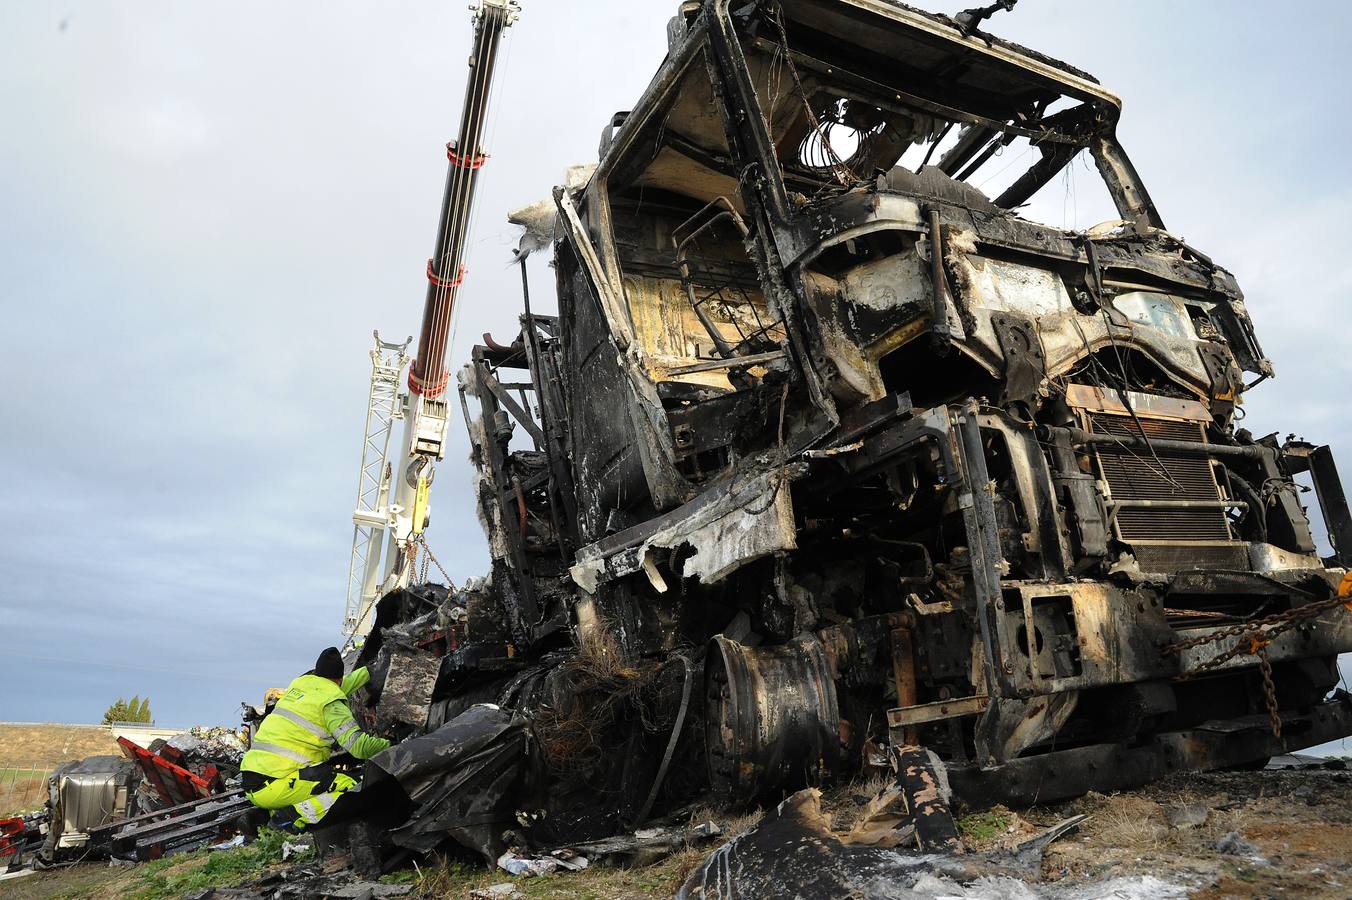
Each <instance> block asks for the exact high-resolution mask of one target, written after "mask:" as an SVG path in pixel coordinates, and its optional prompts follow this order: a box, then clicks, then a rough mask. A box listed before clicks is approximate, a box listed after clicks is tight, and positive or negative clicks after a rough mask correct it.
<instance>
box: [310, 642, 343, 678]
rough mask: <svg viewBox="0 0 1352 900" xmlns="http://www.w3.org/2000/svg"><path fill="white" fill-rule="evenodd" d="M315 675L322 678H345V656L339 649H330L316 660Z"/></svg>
mask: <svg viewBox="0 0 1352 900" xmlns="http://www.w3.org/2000/svg"><path fill="white" fill-rule="evenodd" d="M315 674H316V675H318V676H319V677H320V678H342V677H343V654H341V653H339V652H338V648H337V647H329V648H328V649H326V650H325V651H324V652H323V653H321V654H319V659H317V660H315Z"/></svg>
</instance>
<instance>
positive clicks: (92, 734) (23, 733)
mask: <svg viewBox="0 0 1352 900" xmlns="http://www.w3.org/2000/svg"><path fill="white" fill-rule="evenodd" d="M100 754H112V755H116V756H120V755H121V754H122V750H121V749H120V748H119V747H118V745H117V741H116V740H115V739H114V738H113V736H112V735H111V734H110V733H109V732H108V729H107V728H104V727H102V726H97V725H21V724H17V723H13V722H0V816H5V815H11V814H14V813H20V812H30V811H32V810H35V809H39V808H41V806H42V804H43V802H44V801H45V800H46V796H47V794H46V790H45V787H46V784H47V775H48V774H50V773H51V771H52V770H53V769H55V768H56V767H57V766H59V765H60V764H61V763H64V762H70V761H72V760H77V759H84V758H85V757H86V756H96V755H100Z"/></svg>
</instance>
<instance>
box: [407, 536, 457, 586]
mask: <svg viewBox="0 0 1352 900" xmlns="http://www.w3.org/2000/svg"><path fill="white" fill-rule="evenodd" d="M409 547H410V550H411V553H412V554H413V556H415V557H416V556H417V553H418V550H419V549H421V550H422V553H423V561H422V577H421V579H420V580H419V582H418V583H419V584H426V583H427V561H428V560H431V561H432V565H434V566H436V567H437V571H438V572H440V573H441V577H442V578H444V579H446V587H448V588H450V589H451V590H455V582H454V581H451V576H450V575H447V574H446V570H445V569H443V568H442V567H441V563H440V562H439V561H438V560H437V558H436V557H435V556H433V555H432V548H431V547H428V546H427V539H426V538H425V537H423V536H422V535H419V536H418V537H417V539H416V540H414V541H410V542H409ZM410 574H412V573H410Z"/></svg>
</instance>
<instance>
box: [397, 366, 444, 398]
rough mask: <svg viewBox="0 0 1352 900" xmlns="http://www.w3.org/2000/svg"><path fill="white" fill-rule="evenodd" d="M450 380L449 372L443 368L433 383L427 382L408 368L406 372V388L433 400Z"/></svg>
mask: <svg viewBox="0 0 1352 900" xmlns="http://www.w3.org/2000/svg"><path fill="white" fill-rule="evenodd" d="M450 382H451V373H450V372H447V371H446V370H445V369H443V370H442V371H441V377H440V378H438V379H437V380H436V381H435V382H434V383H432V384H427V383H425V382H424V381H423V380H422V379H421V378H419V377H418V376H417V375H414V374H413V372H412V371H411V370H410V371H409V373H408V389H409V390H410V391H412V392H413V393H415V394H422V395H424V396H426V397H429V398H431V399H433V400H435V399H436V398H437V397H440V396H441V394H442V392H443V391H445V390H446V385H448V384H450Z"/></svg>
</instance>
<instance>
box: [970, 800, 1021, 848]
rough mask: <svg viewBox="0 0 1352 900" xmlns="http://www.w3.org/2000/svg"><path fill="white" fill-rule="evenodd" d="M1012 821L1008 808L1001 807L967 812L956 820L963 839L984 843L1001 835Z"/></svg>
mask: <svg viewBox="0 0 1352 900" xmlns="http://www.w3.org/2000/svg"><path fill="white" fill-rule="evenodd" d="M1013 821H1014V819H1013V817H1012V816H1011V815H1010V812H1009V810H1007V809H1003V808H1001V807H996V808H994V809H986V810H982V811H981V812H974V813H968V814H967V815H965V816H963V817H962V818H960V819H958V820H957V825H958V831H959V832H961V833H962V836H963V839H964V840H970V841H974V842H976V843H977V844H984V843H987V842H990V841H994V840H997V839H998V838H1000V837H1003V836H1004V834H1005V831H1006V829H1008V828H1009V826H1010V824H1011V823H1012V822H1013Z"/></svg>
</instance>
